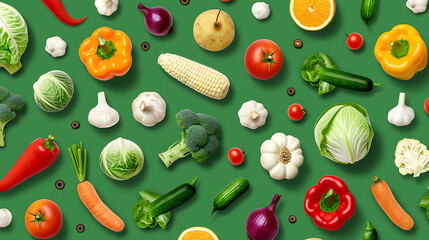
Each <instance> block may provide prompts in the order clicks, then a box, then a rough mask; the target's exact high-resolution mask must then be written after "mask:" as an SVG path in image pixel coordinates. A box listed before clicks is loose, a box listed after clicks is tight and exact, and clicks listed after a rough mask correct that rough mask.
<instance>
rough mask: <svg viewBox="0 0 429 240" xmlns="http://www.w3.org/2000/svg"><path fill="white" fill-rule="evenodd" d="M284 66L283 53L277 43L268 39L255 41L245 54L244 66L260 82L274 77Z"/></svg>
mask: <svg viewBox="0 0 429 240" xmlns="http://www.w3.org/2000/svg"><path fill="white" fill-rule="evenodd" d="M282 65H283V54H282V51H281V50H280V48H279V46H277V44H276V43H275V42H273V41H271V40H268V39H260V40H257V41H254V42H253V43H252V44H250V46H249V47H248V48H247V50H246V54H244V66H246V70H247V72H248V73H249V74H250V75H252V77H254V78H256V79H259V80H267V79H270V78H272V77H274V76H275V75H276V74H277V73H278V72H279V71H280V69H281V68H282Z"/></svg>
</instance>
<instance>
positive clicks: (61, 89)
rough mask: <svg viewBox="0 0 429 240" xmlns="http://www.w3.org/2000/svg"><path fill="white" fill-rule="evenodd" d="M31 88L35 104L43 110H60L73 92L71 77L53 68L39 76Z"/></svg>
mask: <svg viewBox="0 0 429 240" xmlns="http://www.w3.org/2000/svg"><path fill="white" fill-rule="evenodd" d="M33 89H34V100H35V101H36V104H37V106H39V107H40V108H41V109H42V110H43V111H45V112H59V111H62V110H63V109H64V108H66V107H67V105H68V104H69V102H70V100H71V99H72V97H73V93H74V85H73V81H72V79H71V77H70V76H69V75H68V74H67V73H65V72H63V71H60V70H53V71H50V72H48V73H45V74H43V75H42V76H40V77H39V80H37V82H35V83H34V84H33Z"/></svg>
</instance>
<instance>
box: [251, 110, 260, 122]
mask: <svg viewBox="0 0 429 240" xmlns="http://www.w3.org/2000/svg"><path fill="white" fill-rule="evenodd" d="M249 114H250V118H252V119H253V120H255V119H257V118H258V117H259V113H258V112H257V111H255V110H252V111H250V113H249Z"/></svg>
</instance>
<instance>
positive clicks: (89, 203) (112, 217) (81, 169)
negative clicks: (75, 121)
mask: <svg viewBox="0 0 429 240" xmlns="http://www.w3.org/2000/svg"><path fill="white" fill-rule="evenodd" d="M82 149H83V148H82V142H81V143H80V145H76V144H74V145H72V146H71V148H69V152H70V156H71V158H72V161H73V165H74V168H75V170H76V174H77V177H78V179H79V184H78V185H77V193H78V194H79V197H80V200H82V202H83V204H84V205H85V207H86V208H87V209H88V210H89V211H90V212H91V214H92V215H93V216H94V217H95V219H97V221H98V222H99V223H101V224H102V225H103V226H105V227H106V228H108V229H110V230H112V231H114V232H121V231H122V230H124V227H125V224H124V222H123V221H122V219H121V218H120V217H118V215H116V214H115V213H113V212H112V210H110V209H109V207H107V206H106V204H104V203H103V201H102V200H101V199H100V197H99V196H98V194H97V191H95V188H94V186H93V185H92V184H91V183H90V182H88V181H85V175H86V149H84V150H83V151H82Z"/></svg>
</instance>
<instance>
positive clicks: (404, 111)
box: [387, 92, 415, 127]
mask: <svg viewBox="0 0 429 240" xmlns="http://www.w3.org/2000/svg"><path fill="white" fill-rule="evenodd" d="M414 117H415V113H414V110H413V109H412V108H410V107H408V106H407V105H405V93H402V92H401V93H400V94H399V101H398V105H397V106H396V107H394V108H392V109H391V110H390V111H389V113H388V115H387V120H388V121H389V122H390V123H391V124H393V125H396V126H398V127H401V126H407V125H409V124H410V123H411V122H412V121H413V119H414Z"/></svg>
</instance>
